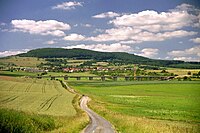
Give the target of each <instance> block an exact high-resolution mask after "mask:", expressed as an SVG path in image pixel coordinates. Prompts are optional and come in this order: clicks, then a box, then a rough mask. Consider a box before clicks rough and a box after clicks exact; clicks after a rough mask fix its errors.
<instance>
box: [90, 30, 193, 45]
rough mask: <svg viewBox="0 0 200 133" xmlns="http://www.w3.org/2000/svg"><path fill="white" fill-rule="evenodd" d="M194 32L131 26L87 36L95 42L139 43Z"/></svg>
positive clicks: (182, 35) (187, 34)
mask: <svg viewBox="0 0 200 133" xmlns="http://www.w3.org/2000/svg"><path fill="white" fill-rule="evenodd" d="M195 34H197V32H192V31H191V32H189V31H184V30H177V31H170V32H162V33H152V32H148V31H142V30H141V29H134V28H132V27H119V28H112V29H108V30H106V31H105V33H103V34H100V35H97V36H94V37H89V38H88V40H92V41H97V42H101V41H125V40H129V41H130V40H132V41H133V42H135V43H141V42H145V41H164V40H166V39H171V38H178V37H184V36H191V35H195ZM123 43H125V42H123Z"/></svg>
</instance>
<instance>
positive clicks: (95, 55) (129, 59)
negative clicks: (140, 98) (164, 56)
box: [18, 48, 200, 69]
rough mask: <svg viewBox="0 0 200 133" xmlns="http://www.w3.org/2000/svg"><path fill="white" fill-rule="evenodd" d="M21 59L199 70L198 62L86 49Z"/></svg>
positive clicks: (44, 50) (38, 52)
mask: <svg viewBox="0 0 200 133" xmlns="http://www.w3.org/2000/svg"><path fill="white" fill-rule="evenodd" d="M18 56H21V57H38V58H73V59H93V60H97V61H107V62H112V63H123V64H141V65H151V66H160V67H176V68H190V69H200V62H184V61H177V60H156V59H149V58H146V57H142V56H137V55H134V54H129V53H125V52H98V51H92V50H86V49H78V48H75V49H63V48H42V49H35V50H31V51H29V52H27V53H23V54H19V55H18Z"/></svg>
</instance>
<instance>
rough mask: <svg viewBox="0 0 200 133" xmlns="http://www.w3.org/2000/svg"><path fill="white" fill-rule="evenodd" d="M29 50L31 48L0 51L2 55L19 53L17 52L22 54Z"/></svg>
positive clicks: (0, 55)
mask: <svg viewBox="0 0 200 133" xmlns="http://www.w3.org/2000/svg"><path fill="white" fill-rule="evenodd" d="M28 51H29V49H22V50H8V51H0V57H5V56H11V55H17V54H21V53H26V52H28Z"/></svg>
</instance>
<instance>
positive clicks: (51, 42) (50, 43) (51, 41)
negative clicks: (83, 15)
mask: <svg viewBox="0 0 200 133" xmlns="http://www.w3.org/2000/svg"><path fill="white" fill-rule="evenodd" d="M55 43H57V42H56V41H55V40H50V41H46V42H44V44H49V45H52V44H55Z"/></svg>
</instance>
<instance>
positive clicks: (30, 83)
mask: <svg viewBox="0 0 200 133" xmlns="http://www.w3.org/2000/svg"><path fill="white" fill-rule="evenodd" d="M0 95H1V97H0V108H7V109H15V110H18V111H23V112H27V113H37V114H45V115H52V116H74V115H76V110H75V109H74V107H73V105H72V100H73V98H74V96H75V95H74V94H71V93H69V92H68V91H67V90H65V89H64V88H63V87H62V85H61V84H60V82H59V81H50V80H37V79H25V78H10V77H0Z"/></svg>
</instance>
